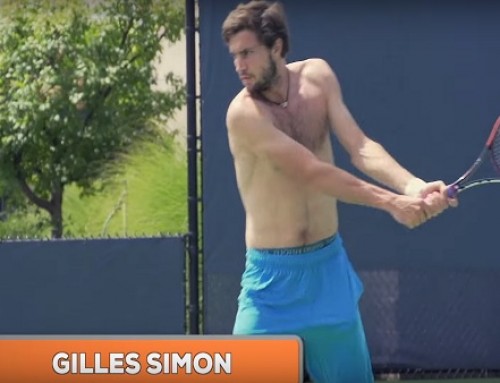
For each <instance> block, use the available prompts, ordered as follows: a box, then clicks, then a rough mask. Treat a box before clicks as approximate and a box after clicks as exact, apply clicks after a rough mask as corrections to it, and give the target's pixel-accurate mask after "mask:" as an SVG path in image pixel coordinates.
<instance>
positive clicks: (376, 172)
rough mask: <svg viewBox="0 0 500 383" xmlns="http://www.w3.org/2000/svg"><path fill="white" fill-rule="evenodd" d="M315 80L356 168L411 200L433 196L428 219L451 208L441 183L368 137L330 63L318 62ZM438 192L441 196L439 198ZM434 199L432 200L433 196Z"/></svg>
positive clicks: (428, 200)
mask: <svg viewBox="0 0 500 383" xmlns="http://www.w3.org/2000/svg"><path fill="white" fill-rule="evenodd" d="M311 64H312V65H313V66H314V67H313V68H312V70H311V72H312V73H314V79H315V80H316V81H318V84H319V85H320V86H322V87H324V92H325V94H326V95H327V102H328V118H329V121H330V125H331V128H332V131H333V132H334V134H335V135H336V137H337V138H338V139H339V141H340V143H341V144H342V146H343V147H344V148H345V149H346V151H347V152H348V153H349V156H350V158H351V162H352V163H353V165H354V166H355V167H356V168H358V169H359V170H360V171H362V172H363V173H364V174H366V175H367V176H369V177H371V178H373V179H374V180H376V181H377V182H379V183H381V184H383V185H385V186H387V187H389V188H391V189H393V190H395V191H397V192H398V193H402V194H405V195H409V196H421V197H426V196H430V197H432V198H428V199H427V200H426V202H427V203H426V209H427V214H428V215H429V216H434V215H437V214H439V213H440V212H441V211H442V210H444V209H445V208H446V207H448V200H447V198H446V197H445V189H446V185H445V184H444V183H443V182H442V181H434V182H425V181H424V180H422V179H420V178H418V177H416V176H415V175H413V174H412V173H410V172H409V171H408V170H407V169H405V168H404V167H403V166H401V165H400V164H399V163H398V162H397V161H396V160H395V159H394V158H393V157H392V156H391V155H390V154H389V153H388V152H387V151H386V150H385V149H384V147H383V146H382V145H380V144H379V143H378V142H376V141H374V140H372V139H371V138H369V137H367V136H366V135H365V133H364V132H363V131H362V130H361V128H360V127H359V126H358V124H357V123H356V121H355V120H354V118H353V116H352V115H351V113H350V111H349V110H348V108H347V106H346V105H345V104H344V101H343V97H342V91H341V87H340V84H339V82H338V80H337V77H336V76H335V73H334V72H333V71H332V69H331V68H330V66H329V65H328V63H326V62H325V61H324V60H321V59H316V60H313V62H312V63H311ZM435 192H438V194H440V195H437V194H435ZM431 195H432V196H431Z"/></svg>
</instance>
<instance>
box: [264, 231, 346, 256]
mask: <svg viewBox="0 0 500 383" xmlns="http://www.w3.org/2000/svg"><path fill="white" fill-rule="evenodd" d="M336 238H337V234H336V233H335V234H334V235H332V236H330V237H328V238H325V239H322V240H320V241H318V242H313V243H310V244H307V245H303V246H294V247H280V248H274V247H271V248H256V249H255V250H257V251H260V252H263V253H268V254H275V255H288V254H290V255H293V254H304V253H309V252H312V251H316V250H319V249H322V248H324V247H326V246H328V245H329V244H330V243H332V242H333V241H335V239H336Z"/></svg>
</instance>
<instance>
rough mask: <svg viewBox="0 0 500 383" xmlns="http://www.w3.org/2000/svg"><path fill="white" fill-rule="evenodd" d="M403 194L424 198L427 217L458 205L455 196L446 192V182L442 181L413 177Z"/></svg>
mask: <svg viewBox="0 0 500 383" xmlns="http://www.w3.org/2000/svg"><path fill="white" fill-rule="evenodd" d="M405 194H406V195H409V196H415V197H417V196H418V197H421V198H423V199H424V212H425V215H426V218H427V219H430V218H433V217H436V216H438V215H439V214H441V213H442V212H443V211H444V210H446V209H447V208H448V207H449V206H451V207H456V206H458V200H457V199H456V198H449V197H448V194H447V193H446V184H445V183H444V182H443V181H432V182H425V181H423V180H421V179H420V178H414V179H413V180H411V181H410V182H408V185H407V186H406V188H405Z"/></svg>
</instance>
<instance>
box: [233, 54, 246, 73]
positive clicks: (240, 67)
mask: <svg viewBox="0 0 500 383" xmlns="http://www.w3.org/2000/svg"><path fill="white" fill-rule="evenodd" d="M234 68H235V69H236V72H238V73H240V72H241V71H244V70H245V69H246V63H245V60H243V59H242V58H238V57H236V58H235V59H234Z"/></svg>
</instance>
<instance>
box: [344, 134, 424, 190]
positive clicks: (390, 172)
mask: <svg viewBox="0 0 500 383" xmlns="http://www.w3.org/2000/svg"><path fill="white" fill-rule="evenodd" d="M352 163H353V164H354V166H356V168H358V169H359V170H360V171H362V172H363V173H364V174H366V175H367V176H368V177H370V178H372V179H374V180H376V181H377V182H379V183H381V184H383V185H385V186H387V187H389V188H391V189H393V190H395V191H397V192H399V193H401V194H406V195H413V196H416V195H418V193H419V191H420V190H421V188H422V187H423V186H424V185H425V181H423V180H421V179H420V178H418V177H416V176H414V175H413V174H412V173H410V172H409V171H408V170H407V169H405V168H404V167H403V166H401V165H400V164H399V163H398V162H397V161H396V160H395V159H394V158H393V157H392V156H391V155H390V154H389V153H388V152H387V151H386V150H385V149H384V148H383V147H382V146H381V145H380V144H379V143H377V142H375V141H372V140H368V141H367V142H366V143H365V145H364V146H363V147H362V148H361V149H360V150H359V152H358V153H356V154H355V155H354V156H353V157H352Z"/></svg>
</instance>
